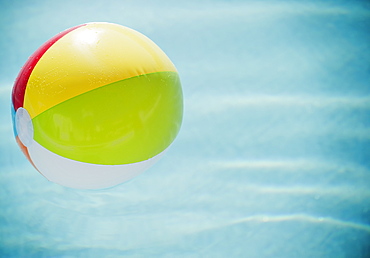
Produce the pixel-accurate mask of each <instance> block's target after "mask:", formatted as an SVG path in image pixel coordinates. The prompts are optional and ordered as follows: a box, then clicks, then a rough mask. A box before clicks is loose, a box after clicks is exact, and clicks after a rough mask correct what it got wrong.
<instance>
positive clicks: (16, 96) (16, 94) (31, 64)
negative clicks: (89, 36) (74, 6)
mask: <svg viewBox="0 0 370 258" xmlns="http://www.w3.org/2000/svg"><path fill="white" fill-rule="evenodd" d="M85 25H86V24H82V25H78V26H75V27H72V28H70V29H67V30H65V31H62V32H60V33H59V34H57V35H55V36H54V37H52V38H51V39H49V40H48V41H46V42H45V43H44V44H43V45H42V46H41V47H39V48H38V49H37V50H36V51H35V53H33V54H32V55H31V56H30V57H29V58H28V60H27V62H26V63H25V64H24V66H23V67H22V69H21V71H20V72H19V74H18V77H17V79H16V80H15V83H14V87H13V92H12V101H13V105H14V110H17V109H18V108H20V107H23V102H24V94H25V92H26V86H27V82H28V79H29V77H30V75H31V73H32V71H33V69H34V68H35V66H36V64H37V62H38V61H39V60H40V58H41V57H42V56H43V55H44V53H45V52H46V51H47V50H48V49H49V48H50V47H51V46H52V45H53V44H54V43H55V42H57V41H58V40H59V39H60V38H62V37H63V36H64V35H66V34H68V33H69V32H71V31H72V30H75V29H77V28H79V27H81V26H85Z"/></svg>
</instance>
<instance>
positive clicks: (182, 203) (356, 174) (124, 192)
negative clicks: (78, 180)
mask: <svg viewBox="0 0 370 258" xmlns="http://www.w3.org/2000/svg"><path fill="white" fill-rule="evenodd" d="M92 21H106V22H114V23H119V24H122V25H125V26H128V27H131V28H133V29H136V30H138V31H140V32H141V33H143V34H145V35H147V36H148V37H150V38H151V39H152V40H153V41H154V42H156V43H157V44H158V45H159V46H160V47H161V48H162V49H163V50H164V51H165V52H166V53H167V54H168V56H169V57H170V58H171V59H172V61H173V62H174V63H175V65H176V67H177V68H178V70H179V73H180V76H181V80H182V85H183V91H184V101H185V113H184V121H183V126H182V129H181V131H180V134H179V136H178V138H177V139H176V141H175V142H174V144H173V145H172V146H171V148H170V150H169V151H168V152H167V154H166V155H165V156H164V157H163V158H162V160H161V161H160V162H159V163H157V164H156V165H155V166H153V167H152V168H150V169H149V170H148V171H146V172H145V173H143V174H142V175H140V176H139V177H137V178H135V179H133V180H131V181H129V182H127V183H124V184H121V185H119V186H117V187H114V188H110V189H104V190H75V189H71V188H66V187H63V186H59V185H57V184H54V183H51V182H49V181H47V180H46V179H45V178H43V177H42V176H41V175H40V174H39V173H38V172H37V171H36V170H35V169H34V168H33V167H32V166H31V165H30V164H29V163H28V161H27V160H26V158H25V157H24V156H23V154H22V153H21V151H20V150H19V148H18V146H17V145H16V143H15V140H14V137H13V129H12V123H11V109H10V94H11V88H12V84H13V82H14V80H15V78H16V76H17V74H18V72H19V70H20V69H21V67H22V65H23V64H24V62H25V61H26V60H27V58H28V56H30V55H31V54H32V53H33V52H34V51H35V50H36V49H37V48H38V47H39V46H40V45H41V44H42V43H43V42H45V41H46V40H47V39H49V38H50V37H52V36H53V35H55V34H57V33H58V32H60V31H62V30H64V29H66V28H69V27H72V26H75V25H78V24H82V23H86V22H92ZM0 26H1V27H0V32H1V37H0V49H1V50H0V55H1V56H0V130H1V134H0V137H1V138H0V257H288V258H291V257H369V255H370V247H369V246H370V65H369V64H370V33H369V28H370V4H369V2H368V1H319V0H316V1H308V0H307V1H227V0H220V1H218V0H215V1H195V0H190V1H164V0H156V1H141V0H135V1H118V0H117V1H112V0H104V1H103V0H99V1H91V0H90V1H85V0H83V1H72V0H64V1H46V0H33V1H25V0H24V1H22V0H14V1H6V0H2V1H0Z"/></svg>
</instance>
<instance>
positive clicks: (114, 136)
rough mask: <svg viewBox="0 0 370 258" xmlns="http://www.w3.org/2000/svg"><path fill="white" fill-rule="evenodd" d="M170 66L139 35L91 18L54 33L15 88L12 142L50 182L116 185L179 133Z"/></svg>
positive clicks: (175, 80)
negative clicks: (89, 21) (88, 20)
mask: <svg viewBox="0 0 370 258" xmlns="http://www.w3.org/2000/svg"><path fill="white" fill-rule="evenodd" d="M182 108H183V103H182V91H181V84H180V80H179V76H178V73H177V70H176V68H175V66H174V65H173V64H172V62H171V60H170V59H169V58H168V57H167V56H166V54H165V53H164V52H163V51H162V50H161V49H160V48H159V47H158V46H157V45H156V44H155V43H153V42H152V41H151V40H150V39H148V38H147V37H145V36H144V35H142V34H140V33H139V32H137V31H135V30H132V29H129V28H127V27H123V26H120V25H117V24H111V23H88V24H83V25H80V26H76V27H73V28H70V29H68V30H66V31H63V32H61V33H60V34H58V35H56V36H55V37H53V38H51V39H50V40H49V41H47V42H46V43H45V44H44V45H42V46H41V47H40V48H39V49H37V50H36V52H35V53H34V54H33V55H32V56H31V57H30V58H29V59H28V61H27V62H26V64H25V65H24V66H23V68H22V69H21V71H20V73H19V75H18V77H17V79H16V81H15V84H14V87H13V92H12V115H13V124H14V133H15V136H16V141H17V142H18V144H19V146H20V147H21V149H22V151H23V153H24V154H25V155H26V157H27V158H28V159H29V161H30V162H31V163H32V165H33V166H34V167H35V168H36V169H37V170H38V171H39V172H40V173H41V174H42V175H43V176H45V177H46V178H47V179H48V180H50V181H53V182H55V183H58V184H61V185H64V186H68V187H73V188H80V189H97V188H106V187H110V186H114V185H117V184H119V183H122V182H124V181H126V180H129V179H131V178H133V177H134V176H136V175H138V174H139V173H141V172H143V171H144V170H145V169H147V168H148V167H150V166H151V165H152V164H153V163H155V162H156V161H157V160H158V159H159V158H160V157H161V156H162V155H163V153H164V152H165V151H166V149H168V147H169V146H170V144H171V143H172V142H173V141H174V139H175V137H176V135H177V134H178V132H179V129H180V126H181V121H182V112H183V111H182Z"/></svg>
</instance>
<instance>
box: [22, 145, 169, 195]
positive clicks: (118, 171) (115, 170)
mask: <svg viewBox="0 0 370 258" xmlns="http://www.w3.org/2000/svg"><path fill="white" fill-rule="evenodd" d="M165 151H166V150H164V151H163V152H161V153H160V154H158V155H156V156H154V157H153V158H151V159H148V160H145V161H141V162H137V163H132V164H125V165H98V164H90V163H84V162H79V161H75V160H71V159H67V158H64V157H62V156H59V155H57V154H55V153H53V152H51V151H49V150H47V149H46V148H44V147H43V146H41V145H40V144H39V143H37V142H36V141H33V142H32V144H31V145H30V146H29V147H28V152H29V154H30V157H31V159H32V162H33V163H34V164H35V166H36V167H37V169H38V170H39V171H40V172H41V173H42V174H43V175H44V176H45V177H46V178H47V179H48V180H50V181H52V182H55V183H57V184H60V185H63V186H67V187H72V188H78V189H99V188H107V187H111V186H115V185H117V184H120V183H123V182H125V181H127V180H129V179H131V178H133V177H135V176H137V175H139V174H140V173H142V172H144V171H145V170H146V169H148V168H149V167H150V166H152V165H153V164H154V163H155V162H157V161H158V160H159V159H160V158H161V157H162V155H163V154H164V152H165Z"/></svg>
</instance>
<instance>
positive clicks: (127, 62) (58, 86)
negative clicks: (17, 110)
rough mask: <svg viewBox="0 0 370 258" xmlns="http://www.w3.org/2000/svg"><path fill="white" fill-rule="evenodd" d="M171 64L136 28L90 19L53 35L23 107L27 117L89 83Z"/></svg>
mask: <svg viewBox="0 0 370 258" xmlns="http://www.w3.org/2000/svg"><path fill="white" fill-rule="evenodd" d="M162 71H173V72H176V68H175V67H174V65H173V64H172V62H171V60H170V59H169V58H168V57H167V56H166V54H165V53H164V52H163V51H162V50H161V49H160V48H159V47H158V46H157V45H156V44H155V43H154V42H152V41H151V40H150V39H148V38H147V37H145V36H144V35H142V34H141V33H139V32H137V31H134V30H132V29H129V28H127V27H123V26H120V25H117V24H110V23H90V24H88V25H86V26H83V27H80V28H78V29H76V30H74V31H72V32H70V33H68V34H67V35H65V36H64V37H62V38H61V39H60V40H58V41H57V42H56V43H55V44H54V45H53V46H51V47H50V49H49V50H48V51H47V52H46V53H45V54H44V55H43V56H42V57H41V59H40V60H39V62H38V63H37V65H36V66H35V68H34V70H33V72H32V74H31V76H30V78H29V81H28V84H27V88H26V94H25V100H24V107H25V108H26V109H27V110H28V112H29V113H30V116H31V118H34V117H35V116H37V115H39V114H40V113H42V112H44V111H45V110H47V109H49V108H51V107H53V106H55V105H57V104H59V103H61V102H63V101H65V100H68V99H70V98H72V97H75V96H77V95H79V94H82V93H84V92H87V91H90V90H92V89H96V88H99V87H101V86H103V85H106V84H110V83H113V82H116V81H120V80H123V79H127V78H130V77H134V76H139V75H143V74H147V73H154V72H162Z"/></svg>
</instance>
